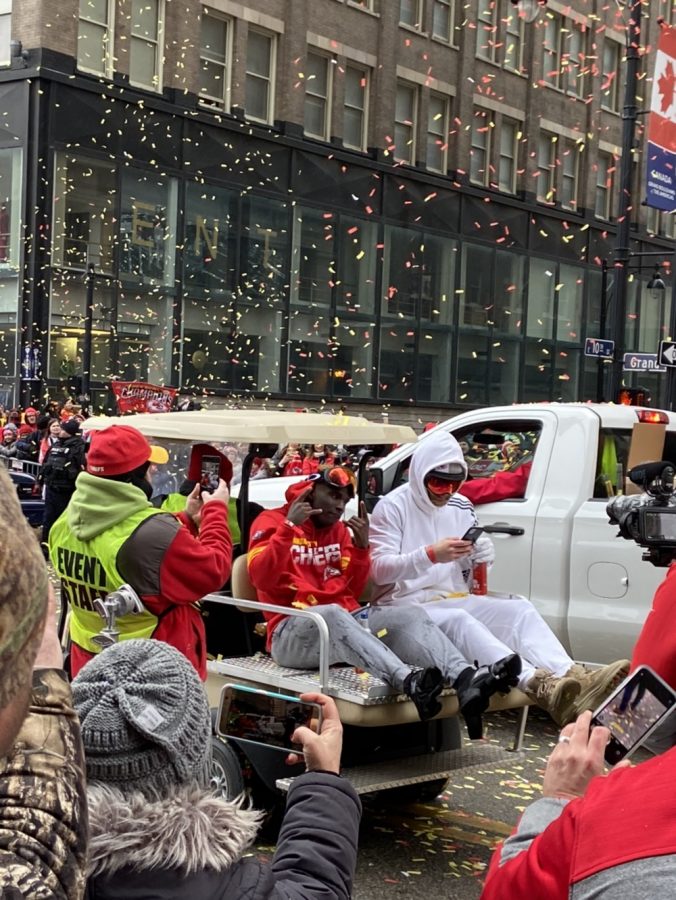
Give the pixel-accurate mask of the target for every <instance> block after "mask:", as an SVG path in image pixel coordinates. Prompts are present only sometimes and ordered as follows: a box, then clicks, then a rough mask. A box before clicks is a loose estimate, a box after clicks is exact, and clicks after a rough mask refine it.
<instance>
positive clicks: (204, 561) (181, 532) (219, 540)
mask: <svg viewBox="0 0 676 900" xmlns="http://www.w3.org/2000/svg"><path fill="white" fill-rule="evenodd" d="M231 568H232V539H231V537H230V529H229V528H228V507H227V505H226V504H225V503H223V502H222V501H220V500H211V501H210V502H209V503H205V505H204V508H203V509H202V522H201V525H200V530H199V535H198V536H197V537H194V536H193V535H192V534H191V533H190V531H189V530H188V529H187V528H184V527H182V528H179V529H178V531H177V532H176V536H175V537H174V539H173V541H172V542H171V544H170V545H169V548H168V549H167V552H166V553H165V554H164V557H163V559H162V565H161V567H160V592H161V594H162V596H167V597H171V601H172V603H194V602H195V600H199V599H200V598H201V597H204V596H205V594H210V593H212V591H220V590H222V589H223V587H224V585H225V583H226V581H227V580H228V578H229V577H230V570H231Z"/></svg>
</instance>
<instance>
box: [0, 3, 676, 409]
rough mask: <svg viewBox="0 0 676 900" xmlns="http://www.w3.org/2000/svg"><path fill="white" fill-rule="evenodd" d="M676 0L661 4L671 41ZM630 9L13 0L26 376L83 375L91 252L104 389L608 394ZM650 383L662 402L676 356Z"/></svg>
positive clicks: (6, 101)
mask: <svg viewBox="0 0 676 900" xmlns="http://www.w3.org/2000/svg"><path fill="white" fill-rule="evenodd" d="M657 6H659V7H660V9H659V10H657ZM671 7H672V3H671V0H668V2H663V0H660V2H659V3H651V4H650V9H649V15H650V18H648V7H647V6H646V17H645V21H644V29H643V31H644V44H645V46H646V48H647V49H648V51H649V50H650V48H653V50H654V45H655V42H656V39H657V36H658V31H659V24H658V22H657V17H658V15H659V14H661V15H662V16H664V17H665V18H666V19H667V20H670V17H671V14H672V9H671ZM623 15H624V16H626V15H627V13H626V10H624V9H623V8H620V7H619V5H617V6H612V5H610V4H606V3H602V2H601V0H573V2H572V3H566V4H564V3H560V2H558V0H549V2H548V4H547V6H546V7H543V8H542V9H541V11H540V14H539V16H538V18H537V19H536V20H535V22H533V23H526V22H524V21H523V20H522V19H520V18H519V15H518V10H517V8H516V7H515V6H513V5H512V3H511V2H510V0H471V2H469V3H460V2H459V0H359V2H358V0H247V2H246V3H239V2H234V0H209V3H201V2H199V0H181V2H179V0H21V2H19V0H13V2H12V0H0V45H1V46H0V98H1V100H0V111H1V113H2V116H1V118H0V392H2V394H1V399H4V400H5V402H12V401H14V400H17V399H21V400H23V401H24V402H27V401H28V400H35V399H38V398H39V397H40V396H42V395H44V393H45V392H49V393H50V394H58V393H59V392H63V391H67V390H71V389H73V388H77V379H78V377H79V376H80V375H81V374H82V366H83V356H85V355H86V353H85V346H84V343H85V340H88V337H87V333H86V329H85V317H86V313H87V302H86V285H85V274H86V272H87V269H88V267H89V266H94V272H95V275H96V277H95V284H94V302H93V308H92V314H93V327H92V330H91V357H92V366H91V378H92V387H93V395H94V399H95V402H96V403H97V404H98V405H99V406H103V407H105V406H106V403H107V402H108V401H107V389H106V385H107V383H108V381H109V379H110V378H111V377H119V378H122V379H123V380H132V379H141V380H147V381H150V382H152V383H159V384H173V385H174V386H177V387H179V388H180V389H181V391H182V392H184V393H194V394H201V393H208V394H210V395H213V396H215V397H222V398H228V399H229V400H232V399H238V400H240V401H246V399H247V398H251V399H252V400H256V401H257V400H261V399H263V398H271V399H274V400H280V401H284V402H291V403H293V404H295V405H299V406H311V407H319V406H320V405H322V404H327V405H329V406H336V407H337V406H340V405H342V404H344V403H346V402H348V401H349V402H350V406H351V408H354V407H355V406H357V407H358V408H360V409H367V408H368V407H376V408H378V409H380V408H383V407H384V408H387V409H390V408H392V409H395V408H403V407H409V408H414V409H415V410H416V414H418V415H419V416H422V417H425V416H426V415H428V413H429V414H430V415H431V414H433V413H437V412H439V411H442V410H444V409H462V408H464V407H467V406H477V405H484V404H498V403H511V402H514V401H517V400H522V401H542V400H589V399H596V397H597V392H598V389H599V388H598V366H599V363H598V362H597V360H595V359H592V358H588V357H585V356H584V352H583V351H584V342H585V338H587V337H595V338H598V337H603V336H606V337H607V336H609V335H607V334H606V335H604V334H603V333H602V331H603V322H604V320H605V319H607V318H608V317H612V314H613V310H612V303H611V302H609V301H610V300H611V298H612V258H613V252H612V251H613V242H614V235H615V220H616V209H615V203H616V195H617V188H616V183H617V179H618V174H619V164H620V145H621V129H622V119H621V111H622V102H623V100H622V98H623V73H624V62H623V57H624V54H625V49H624V41H625V31H624V22H623V18H622V16H623ZM643 65H644V72H643V74H644V75H645V77H643V78H642V79H641V80H640V82H639V83H640V86H641V91H642V92H643V93H644V95H645V96H644V105H646V106H647V105H648V103H649V91H650V87H651V79H650V75H651V73H652V69H651V67H652V56H651V53H650V52H646V54H645V56H644V58H643ZM638 144H639V145H638V147H637V150H636V153H635V160H634V162H635V172H636V177H635V191H634V204H633V212H632V218H633V224H632V251H633V252H635V253H641V252H644V253H645V252H651V253H661V252H662V251H664V258H662V257H660V256H656V257H649V258H647V257H646V258H645V260H648V259H649V261H650V263H651V265H650V266H649V267H646V268H638V267H636V271H634V272H632V275H631V276H630V283H629V294H628V309H627V323H626V325H627V328H626V331H627V337H626V340H627V343H626V349H628V350H635V351H643V352H653V353H654V352H655V351H656V349H657V344H658V342H659V340H661V339H663V338H666V337H667V336H669V335H670V334H671V333H672V331H673V330H674V329H673V327H672V303H671V278H670V274H669V270H668V269H667V268H664V269H662V270H661V271H662V274H663V278H664V280H665V282H666V285H667V290H666V291H662V292H661V293H659V294H656V296H655V297H649V296H648V292H646V290H645V286H646V283H647V281H648V279H649V278H650V277H651V275H652V262H653V261H656V262H658V263H660V264H661V263H663V262H664V263H666V264H668V262H669V261H670V254H671V252H672V248H673V240H672V238H673V237H674V222H673V215H671V214H664V213H660V214H658V213H656V212H655V211H653V210H650V209H648V208H647V207H645V206H642V205H641V198H642V196H643V195H644V190H645V188H644V171H643V170H644V169H645V160H644V158H643V153H642V148H643V146H644V143H643V139H642V137H641V136H640V135H639V141H638ZM635 259H636V260H638V261H641V259H642V258H641V257H635ZM604 260H605V261H607V262H608V263H609V277H608V278H607V279H606V282H607V283H606V284H605V285H604V279H603V276H602V263H603V261H604ZM645 260H644V261H645ZM604 286H605V295H604ZM604 307H606V308H605V309H604ZM626 383H627V384H629V385H639V384H640V385H641V386H644V387H646V388H648V390H649V391H651V392H652V394H653V400H654V402H656V403H660V402H665V386H664V380H663V376H661V375H659V374H655V373H641V374H640V375H633V374H628V375H627V379H626Z"/></svg>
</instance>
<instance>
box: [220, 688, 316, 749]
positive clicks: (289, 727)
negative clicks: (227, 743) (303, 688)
mask: <svg viewBox="0 0 676 900" xmlns="http://www.w3.org/2000/svg"><path fill="white" fill-rule="evenodd" d="M321 721H322V708H321V706H319V704H318V703H303V702H302V701H301V700H299V699H298V697H290V696H288V695H286V694H277V693H274V692H273V691H263V690H259V689H257V688H252V687H247V686H246V685H243V684H226V685H225V686H224V687H223V690H222V691H221V702H220V707H219V710H218V724H217V728H216V730H217V732H218V734H219V735H220V736H221V737H225V738H237V739H238V740H240V741H248V742H249V743H253V744H264V745H265V746H267V747H273V748H274V749H276V750H282V751H284V752H285V753H289V752H294V753H302V749H301V747H300V744H293V743H292V742H291V735H292V734H293V733H294V731H295V730H296V728H298V726H299V725H305V726H306V727H307V728H311V729H312V730H313V731H316V732H319V729H320V727H321Z"/></svg>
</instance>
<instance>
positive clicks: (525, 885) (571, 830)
mask: <svg viewBox="0 0 676 900" xmlns="http://www.w3.org/2000/svg"><path fill="white" fill-rule="evenodd" d="M577 805H578V804H577V802H573V803H569V804H568V806H566V808H565V809H564V810H563V812H562V813H561V815H560V816H559V817H558V818H557V819H555V820H554V821H553V822H550V824H549V825H548V826H547V827H546V828H545V830H544V831H543V832H542V833H541V834H539V835H538V836H537V837H536V838H535V840H534V841H533V842H532V843H531V844H530V845H529V846H528V848H527V849H524V850H522V851H521V852H520V853H517V855H516V856H513V857H512V858H511V859H508V860H507V861H506V862H504V863H503V864H502V865H500V860H501V854H502V853H503V852H504V850H505V847H504V845H500V846H499V847H498V848H497V850H496V851H495V853H494V854H493V858H492V859H491V863H490V866H489V868H488V876H487V878H486V884H485V886H484V889H483V893H482V894H481V900H505V898H506V897H546V898H547V900H568V898H569V897H570V882H571V872H572V870H573V857H574V853H575V841H576V827H575V811H576V808H577ZM516 835H517V837H518V829H517V832H516ZM513 839H514V836H513V837H512V838H510V840H513Z"/></svg>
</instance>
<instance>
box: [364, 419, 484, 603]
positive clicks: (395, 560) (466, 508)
mask: <svg viewBox="0 0 676 900" xmlns="http://www.w3.org/2000/svg"><path fill="white" fill-rule="evenodd" d="M448 463H460V464H461V465H462V466H463V469H464V471H465V474H466V473H467V466H466V465H465V461H464V458H463V455H462V450H461V449H460V446H459V444H458V442H457V441H456V440H455V438H454V437H452V436H451V435H450V434H448V432H445V431H439V432H436V431H435V432H434V433H433V434H431V435H430V436H429V437H428V438H423V439H422V440H421V441H420V442H419V443H418V444H417V445H416V448H415V450H414V451H413V455H412V458H411V465H410V468H409V483H408V484H404V485H402V486H401V487H398V488H396V489H395V490H393V491H392V492H391V493H389V494H388V495H387V496H386V497H383V498H382V500H380V501H379V502H378V505H377V506H376V508H375V509H374V511H373V514H372V516H371V523H370V531H369V536H370V543H371V578H372V580H373V582H374V584H375V590H374V602H375V603H380V604H383V603H399V604H402V603H426V602H429V601H432V600H434V599H441V597H442V596H445V595H447V594H455V593H467V578H468V576H469V572H470V559H469V556H467V557H465V558H464V559H462V560H460V561H458V562H451V563H432V562H431V561H430V558H429V556H428V554H427V549H426V548H427V547H428V546H429V545H430V544H435V543H437V541H440V540H442V538H452V537H456V538H460V537H462V536H463V534H464V533H465V532H466V531H467V529H468V528H469V527H470V526H472V525H476V521H477V520H476V516H475V515H474V507H473V506H472V504H471V503H470V501H469V500H468V499H467V498H466V497H463V496H462V494H460V493H458V494H454V495H453V496H452V497H451V498H450V500H449V501H448V503H447V504H446V506H442V507H438V506H435V505H434V504H433V503H432V501H431V500H430V499H429V497H428V496H427V489H426V488H425V483H424V482H425V476H426V475H427V473H428V472H430V471H431V470H432V469H435V468H437V467H438V466H443V465H446V464H448Z"/></svg>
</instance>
